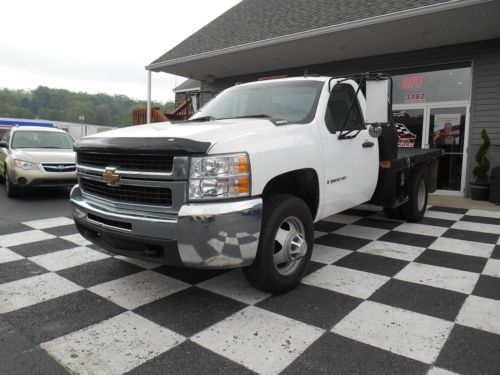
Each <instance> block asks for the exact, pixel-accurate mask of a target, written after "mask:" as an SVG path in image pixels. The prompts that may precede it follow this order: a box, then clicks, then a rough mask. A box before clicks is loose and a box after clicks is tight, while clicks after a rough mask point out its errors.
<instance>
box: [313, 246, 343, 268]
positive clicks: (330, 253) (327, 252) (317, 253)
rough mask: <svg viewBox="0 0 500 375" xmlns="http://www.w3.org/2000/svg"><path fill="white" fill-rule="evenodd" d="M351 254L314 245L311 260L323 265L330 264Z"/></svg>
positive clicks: (335, 248)
mask: <svg viewBox="0 0 500 375" xmlns="http://www.w3.org/2000/svg"><path fill="white" fill-rule="evenodd" d="M351 253H352V251H350V250H344V249H339V248H338V247H331V246H324V245H317V244H315V245H314V249H313V253H312V256H311V260H313V261H315V262H319V263H324V264H332V263H333V262H336V261H337V260H339V259H342V258H343V257H345V256H347V255H349V254H351Z"/></svg>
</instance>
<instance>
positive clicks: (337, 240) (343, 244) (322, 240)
mask: <svg viewBox="0 0 500 375" xmlns="http://www.w3.org/2000/svg"><path fill="white" fill-rule="evenodd" d="M370 242H371V241H370V240H365V239H363V238H356V237H349V236H343V235H340V234H334V233H330V234H327V235H325V236H322V237H319V238H317V239H316V240H315V241H314V243H317V244H319V245H325V246H334V247H338V248H341V249H347V250H358V249H360V248H362V247H363V246H365V245H366V244H368V243H370Z"/></svg>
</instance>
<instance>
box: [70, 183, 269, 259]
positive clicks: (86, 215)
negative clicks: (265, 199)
mask: <svg viewBox="0 0 500 375" xmlns="http://www.w3.org/2000/svg"><path fill="white" fill-rule="evenodd" d="M71 209H72V213H73V217H74V219H75V222H76V225H77V228H78V229H79V231H80V233H81V234H82V236H84V237H85V238H87V239H88V240H89V241H91V242H93V243H95V244H96V245H98V246H101V247H103V248H105V249H107V250H110V251H112V252H114V253H118V254H122V255H126V256H131V257H136V258H142V259H147V260H152V261H156V262H159V263H164V264H169V265H173V266H184V267H191V268H235V267H244V266H248V265H250V264H252V262H253V260H254V258H255V255H256V253H257V247H258V244H259V234H260V225H261V219H262V199H261V198H251V199H246V200H239V201H232V202H217V203H199V204H185V205H183V206H182V207H181V209H180V211H179V213H178V214H177V215H173V214H158V213H148V212H144V211H128V210H127V211H124V210H120V209H117V208H115V207H111V206H110V207H107V206H105V205H102V204H98V203H96V202H94V201H92V200H89V199H87V198H85V197H84V196H82V193H81V190H80V188H79V186H78V185H76V186H75V187H74V188H73V190H72V191H71Z"/></svg>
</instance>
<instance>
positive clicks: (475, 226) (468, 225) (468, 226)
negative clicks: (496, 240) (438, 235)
mask: <svg viewBox="0 0 500 375" xmlns="http://www.w3.org/2000/svg"><path fill="white" fill-rule="evenodd" d="M451 227H452V228H453V229H461V230H471V231H474V232H483V233H491V234H498V235H500V225H494V224H483V223H473V222H470V221H457V222H456V223H455V224H453V225H452V226H451Z"/></svg>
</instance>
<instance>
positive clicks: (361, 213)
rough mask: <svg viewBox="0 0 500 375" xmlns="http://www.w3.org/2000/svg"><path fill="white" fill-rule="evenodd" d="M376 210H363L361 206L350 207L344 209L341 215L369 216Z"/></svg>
mask: <svg viewBox="0 0 500 375" xmlns="http://www.w3.org/2000/svg"><path fill="white" fill-rule="evenodd" d="M376 213H377V212H376V211H371V210H363V209H361V208H350V209H348V210H345V211H343V212H342V214H343V215H353V216H362V217H366V216H371V215H373V214H376Z"/></svg>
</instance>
